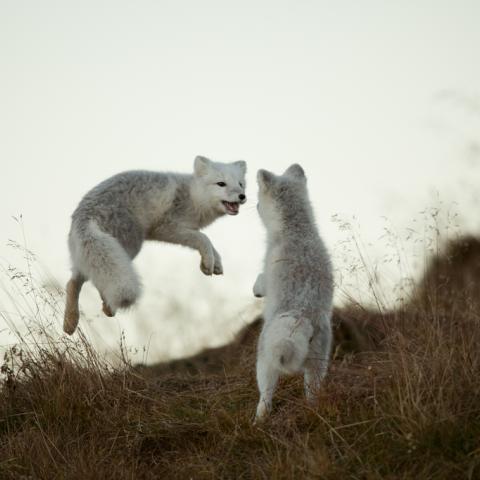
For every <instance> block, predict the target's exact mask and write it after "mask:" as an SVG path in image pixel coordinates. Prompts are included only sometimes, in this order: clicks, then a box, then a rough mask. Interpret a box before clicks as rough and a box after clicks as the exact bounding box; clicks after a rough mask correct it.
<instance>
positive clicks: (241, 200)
mask: <svg viewBox="0 0 480 480" xmlns="http://www.w3.org/2000/svg"><path fill="white" fill-rule="evenodd" d="M238 199H239V200H240V203H245V202H246V201H247V197H246V196H245V195H244V194H243V193H241V194H240V195H239V196H238Z"/></svg>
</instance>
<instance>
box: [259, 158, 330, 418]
mask: <svg viewBox="0 0 480 480" xmlns="http://www.w3.org/2000/svg"><path fill="white" fill-rule="evenodd" d="M257 179H258V185H259V194H258V196H259V201H258V212H259V214H260V217H261V219H262V221H263V223H264V225H265V227H266V229H267V254H266V257H265V265H264V272H263V273H261V274H260V275H259V276H258V278H257V281H256V282H255V285H254V287H253V292H254V294H255V296H257V297H265V305H264V312H263V317H264V324H263V328H262V332H261V334H260V338H259V342H258V352H257V382H258V388H259V391H260V401H259V403H258V406H257V414H256V420H257V421H258V420H260V419H262V418H263V417H264V416H265V415H266V414H267V413H268V412H269V411H270V409H271V404H272V396H273V392H274V390H275V387H276V384H277V381H278V377H279V375H280V374H281V373H295V372H299V371H303V372H304V384H305V394H306V397H307V399H308V400H309V401H313V400H314V399H315V396H316V393H317V391H318V389H319V386H320V382H321V380H322V379H323V377H324V376H325V374H326V372H327V368H328V360H329V356H330V346H331V342H332V329H331V323H330V319H331V315H332V300H333V275H332V267H331V262H330V257H329V255H328V252H327V250H326V248H325V245H324V244H323V242H322V240H321V239H320V237H319V235H318V232H317V227H316V225H315V220H314V216H313V211H312V207H311V205H310V202H309V199H308V192H307V180H306V177H305V173H304V171H303V169H302V167H301V166H300V165H297V164H295V165H292V166H290V167H289V168H288V169H287V170H286V172H285V173H284V174H283V175H281V176H276V175H274V174H273V173H270V172H267V171H266V170H259V172H258V177H257Z"/></svg>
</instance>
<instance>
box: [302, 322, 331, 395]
mask: <svg viewBox="0 0 480 480" xmlns="http://www.w3.org/2000/svg"><path fill="white" fill-rule="evenodd" d="M331 345H332V329H331V328H330V326H328V327H324V328H322V329H321V330H320V331H319V332H317V333H316V334H315V335H314V336H313V338H312V340H311V343H310V348H309V352H308V357H307V360H306V361H305V373H304V386H305V396H306V398H307V401H308V402H309V403H314V402H315V400H316V399H317V395H318V392H319V390H320V384H321V383H322V380H323V379H324V378H325V375H326V374H327V370H328V363H329V357H330V349H331Z"/></svg>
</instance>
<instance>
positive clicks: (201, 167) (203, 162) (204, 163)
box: [193, 155, 212, 177]
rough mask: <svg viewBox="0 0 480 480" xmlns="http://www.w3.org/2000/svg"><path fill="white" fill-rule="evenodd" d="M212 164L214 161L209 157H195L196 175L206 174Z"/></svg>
mask: <svg viewBox="0 0 480 480" xmlns="http://www.w3.org/2000/svg"><path fill="white" fill-rule="evenodd" d="M211 164H212V161H211V160H209V159H208V158H207V157H202V156H201V155H198V156H197V157H195V162H194V163H193V171H194V172H195V175H196V176H197V177H201V176H202V175H205V174H206V173H207V172H208V170H209V169H210V167H211Z"/></svg>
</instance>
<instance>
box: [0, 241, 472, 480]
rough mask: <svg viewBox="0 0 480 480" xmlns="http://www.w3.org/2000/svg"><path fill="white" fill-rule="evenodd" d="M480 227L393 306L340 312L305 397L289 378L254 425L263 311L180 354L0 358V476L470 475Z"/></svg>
mask: <svg viewBox="0 0 480 480" xmlns="http://www.w3.org/2000/svg"><path fill="white" fill-rule="evenodd" d="M479 293H480V242H479V241H478V240H476V239H474V238H464V239H461V240H459V241H457V242H455V243H452V244H450V245H449V246H448V248H447V249H446V250H445V252H444V253H443V254H442V255H441V256H439V257H437V258H435V259H433V261H432V263H431V267H430V269H429V270H428V271H427V272H426V274H425V278H424V279H423V281H422V282H421V283H420V284H419V285H418V286H417V288H415V290H414V292H413V294H412V298H411V299H410V300H409V301H408V302H406V303H405V305H404V307H402V308H401V309H399V310H397V311H394V312H382V311H378V310H376V311H370V310H367V309H365V308H362V307H361V306H358V305H352V306H351V307H349V308H346V309H343V310H338V311H336V313H335V324H336V349H335V358H334V360H333V362H332V367H331V369H330V372H329V376H328V380H327V381H326V383H325V385H324V389H323V391H322V393H321V395H320V396H319V398H318V403H317V405H315V406H314V407H310V406H308V405H307V404H306V403H305V402H304V400H303V396H302V385H301V379H300V378H295V377H292V378H286V379H284V380H283V381H282V382H281V384H280V386H279V388H278V394H277V395H276V397H275V398H274V406H273V408H274V410H273V414H272V416H271V418H269V419H268V420H267V421H266V422H265V423H264V424H263V425H261V426H258V427H257V426H253V425H252V419H253V415H254V411H255V405H256V402H257V391H256V385H255V377H254V375H255V372H254V362H255V339H256V330H258V327H259V322H257V323H256V324H254V325H253V326H252V327H251V328H247V329H246V330H245V331H244V332H242V333H241V334H240V335H239V338H238V340H237V341H236V342H234V344H232V345H230V346H227V347H225V348H220V349H215V350H210V351H207V352H203V353H202V354H199V355H197V356H196V357H193V358H192V359H188V360H186V361H183V363H182V362H177V363H176V364H175V365H174V366H171V365H170V366H166V365H160V366H155V367H150V368H146V367H143V368H134V367H132V366H130V365H128V362H125V365H123V366H122V367H119V368H115V369H114V368H112V367H110V366H108V365H107V364H105V363H104V362H103V361H102V360H100V359H99V357H98V356H97V355H96V353H95V352H94V351H92V349H91V348H90V347H89V345H88V343H87V342H86V341H85V340H84V339H82V338H81V337H80V339H78V340H77V341H76V342H71V341H69V340H66V341H65V342H64V343H62V344H60V345H59V344H55V343H52V342H48V341H47V342H44V343H42V345H45V344H46V345H47V346H41V345H40V344H39V346H38V348H37V349H34V350H29V351H25V350H23V351H22V350H20V349H16V350H13V351H11V352H10V354H9V355H7V356H6V357H5V361H4V364H3V367H2V373H3V376H2V377H3V383H2V387H1V391H0V478H2V479H3V478H5V479H9V478H11V479H19V478H25V479H26V478H44V479H57V478H59V479H60V478H68V479H82V480H83V479H90V478H92V479H94V478H102V479H103V478H114V479H136V478H139V479H141V478H145V479H149V478H151V479H154V478H155V479H158V478H168V479H175V478H178V479H189V478H194V479H204V478H205V479H212V478H245V479H250V478H254V479H256V478H259V479H293V478H295V479H299V478H307V479H310V478H312V479H313V478H319V479H350V478H351V479H449V480H450V479H462V478H465V479H468V478H470V479H475V478H480V382H479V371H480V349H479V345H480V324H479V322H480V295H479Z"/></svg>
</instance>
